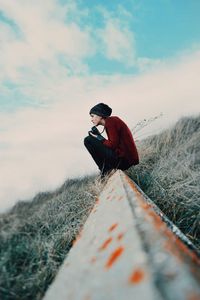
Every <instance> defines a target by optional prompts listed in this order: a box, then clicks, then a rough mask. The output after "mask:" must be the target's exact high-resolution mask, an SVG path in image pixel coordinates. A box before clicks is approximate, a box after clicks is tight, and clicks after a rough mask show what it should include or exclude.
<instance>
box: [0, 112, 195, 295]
mask: <svg viewBox="0 0 200 300" xmlns="http://www.w3.org/2000/svg"><path fill="white" fill-rule="evenodd" d="M138 149H139V153H140V164H139V165H137V166H135V167H132V168H130V169H129V170H127V171H125V172H126V173H127V174H128V175H129V176H130V177H131V178H132V179H133V180H134V181H135V182H136V183H137V184H138V185H139V186H140V187H141V188H142V189H143V191H144V192H145V193H146V194H147V195H148V196H149V197H150V198H151V199H152V200H153V201H155V202H156V203H157V204H158V206H159V207H160V208H161V209H162V210H163V212H164V213H165V214H166V215H167V216H168V217H169V218H170V219H171V220H172V221H173V222H174V223H175V224H176V225H177V226H178V227H179V228H180V229H181V230H182V231H183V232H184V233H185V234H186V235H187V236H188V237H189V238H190V239H191V240H192V241H193V243H194V244H195V245H196V246H197V247H199V246H200V240H199V226H198V222H199V216H200V215H199V207H200V116H197V117H193V118H183V119H180V120H179V121H178V122H177V124H176V125H175V126H174V127H173V128H169V129H168V130H165V131H163V132H162V133H161V134H159V135H155V136H151V137H149V138H147V139H145V140H143V141H141V142H140V143H138ZM103 185H104V184H103V183H101V182H100V181H99V177H97V176H90V177H85V178H79V179H74V180H67V181H66V182H65V183H64V184H63V185H62V186H61V187H60V188H59V189H57V190H56V191H54V192H51V193H50V192H45V193H40V194H38V195H36V196H35V198H34V199H33V200H32V201H31V202H25V201H23V202H22V201H20V202H18V203H17V204H16V205H15V206H14V207H13V208H12V209H11V210H10V211H9V212H8V213H5V214H2V215H0V228H1V232H0V269H1V273H0V299H3V300H4V299H5V300H7V299H15V300H16V299H20V300H23V299H31V300H32V299H41V298H42V296H43V295H44V293H45V291H46V289H47V287H48V285H49V284H50V283H51V282H52V280H53V278H54V277H55V274H56V272H57V270H58V267H59V266H60V264H61V263H62V261H63V260H64V258H65V256H66V254H67V252H68V251H69V249H70V248H71V246H72V241H73V240H74V239H75V236H76V235H77V233H78V232H79V230H80V228H81V227H82V226H83V224H84V223H85V221H86V219H87V217H88V215H89V214H90V211H91V209H92V207H93V206H94V203H95V198H96V196H97V195H98V194H99V192H100V191H101V189H102V188H103Z"/></svg>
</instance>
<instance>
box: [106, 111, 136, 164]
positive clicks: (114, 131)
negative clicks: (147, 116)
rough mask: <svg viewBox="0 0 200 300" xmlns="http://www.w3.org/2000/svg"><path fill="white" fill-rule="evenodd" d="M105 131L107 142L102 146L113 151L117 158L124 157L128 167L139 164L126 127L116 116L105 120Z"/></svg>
mask: <svg viewBox="0 0 200 300" xmlns="http://www.w3.org/2000/svg"><path fill="white" fill-rule="evenodd" d="M105 130H106V133H107V136H108V140H104V141H103V144H104V145H106V146H108V147H109V148H111V149H113V150H115V152H116V153H117V154H118V156H119V157H124V158H125V159H126V160H127V161H128V162H129V163H130V166H132V165H137V164H138V163H139V156H138V151H137V148H136V145H135V142H134V139H133V136H132V133H131V131H130V129H129V128H128V126H127V125H126V124H125V123H124V122H123V121H122V120H121V119H120V118H119V117H116V116H111V117H108V118H106V119H105Z"/></svg>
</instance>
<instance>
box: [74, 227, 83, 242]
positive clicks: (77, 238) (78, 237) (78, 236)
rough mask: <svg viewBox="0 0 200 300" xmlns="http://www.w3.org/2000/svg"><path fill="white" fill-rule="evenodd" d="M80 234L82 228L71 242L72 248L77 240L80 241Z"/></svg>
mask: <svg viewBox="0 0 200 300" xmlns="http://www.w3.org/2000/svg"><path fill="white" fill-rule="evenodd" d="M82 232H83V227H81V229H80V231H79V233H78V235H77V237H76V238H75V239H74V240H73V241H72V246H74V245H75V244H76V243H77V242H78V240H80V238H81V237H82Z"/></svg>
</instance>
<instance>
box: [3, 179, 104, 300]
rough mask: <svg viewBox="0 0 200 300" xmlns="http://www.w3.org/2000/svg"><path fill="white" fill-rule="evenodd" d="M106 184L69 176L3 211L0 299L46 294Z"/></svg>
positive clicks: (96, 180) (39, 297)
mask: <svg viewBox="0 0 200 300" xmlns="http://www.w3.org/2000/svg"><path fill="white" fill-rule="evenodd" d="M103 186H104V184H103V183H102V182H101V180H100V178H99V176H90V177H85V178H79V179H74V180H67V181H66V182H65V183H64V184H63V185H62V186H61V187H60V188H59V189H57V190H56V191H54V192H53V193H49V192H45V193H40V194H38V195H36V197H35V198H34V199H33V200H32V201H31V202H26V201H20V202H18V203H17V204H16V205H15V206H14V207H13V208H12V210H10V212H9V213H5V214H2V215H0V228H1V233H0V269H1V273H0V299H3V300H7V299H15V300H17V299H19V300H23V299H41V298H42V297H43V295H44V293H45V291H46V289H47V287H48V286H49V284H50V283H51V282H52V280H53V278H54V277H55V275H56V272H57V271H58V267H59V266H60V265H61V263H62V262H63V260H64V258H65V257H66V254H67V252H68V251H69V250H70V248H71V246H72V242H73V240H74V239H75V237H76V235H77V234H78V232H79V231H80V229H81V227H82V226H83V224H84V223H85V221H86V219H87V217H88V215H89V214H90V211H91V209H92V208H93V206H94V203H95V199H96V196H97V195H98V194H99V192H100V191H101V190H102V188H103Z"/></svg>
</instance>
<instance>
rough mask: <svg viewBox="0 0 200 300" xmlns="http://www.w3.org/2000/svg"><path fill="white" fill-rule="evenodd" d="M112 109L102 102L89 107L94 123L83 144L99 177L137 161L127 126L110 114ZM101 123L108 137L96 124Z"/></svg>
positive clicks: (133, 143) (135, 163)
mask: <svg viewBox="0 0 200 300" xmlns="http://www.w3.org/2000/svg"><path fill="white" fill-rule="evenodd" d="M111 113H112V109H111V108H110V107H109V106H108V105H107V104H104V103H98V104H97V105H95V106H94V107H92V108H91V110H90V112H89V114H90V116H91V122H92V123H93V124H94V126H93V127H92V130H91V131H89V132H88V134H89V135H88V136H87V137H85V139H84V145H85V147H86V148H87V150H88V151H89V153H90V154H91V156H92V158H93V159H94V161H95V163H96V164H97V166H98V167H99V170H100V174H101V178H104V177H105V175H108V174H109V173H110V172H111V171H112V170H113V169H120V170H127V169H128V168H129V167H131V166H132V165H137V164H138V163H139V156H138V151H137V148H136V145H135V142H134V139H133V136H132V133H131V131H130V129H129V128H128V126H127V125H126V124H125V122H124V121H122V120H121V119H120V118H119V117H117V116H111ZM98 125H103V126H104V129H105V131H106V134H107V137H108V139H105V138H104V137H103V136H102V135H101V133H103V131H104V129H103V131H102V132H101V133H100V132H99V130H98V129H97V127H96V126H98Z"/></svg>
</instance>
